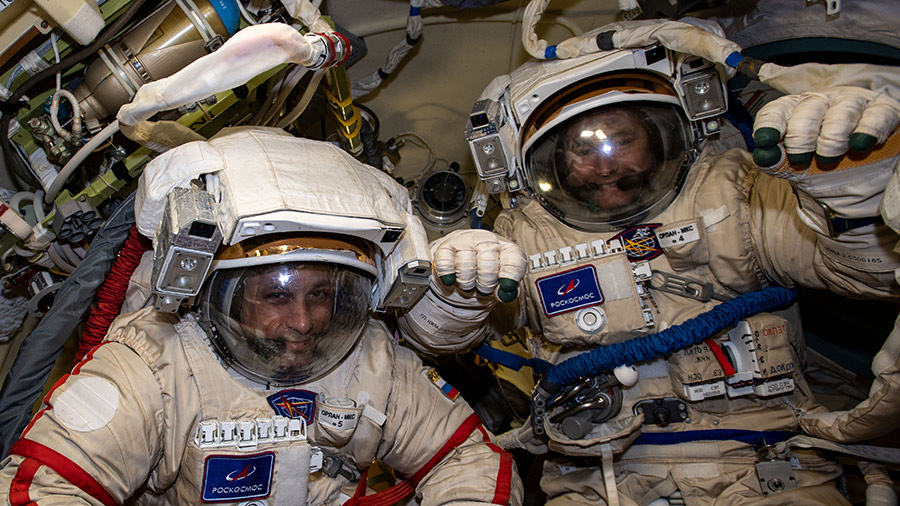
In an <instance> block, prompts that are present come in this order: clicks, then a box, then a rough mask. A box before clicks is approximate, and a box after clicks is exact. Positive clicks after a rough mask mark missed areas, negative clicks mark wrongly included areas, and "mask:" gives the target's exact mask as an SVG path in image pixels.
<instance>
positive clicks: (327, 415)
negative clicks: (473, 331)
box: [0, 308, 522, 505]
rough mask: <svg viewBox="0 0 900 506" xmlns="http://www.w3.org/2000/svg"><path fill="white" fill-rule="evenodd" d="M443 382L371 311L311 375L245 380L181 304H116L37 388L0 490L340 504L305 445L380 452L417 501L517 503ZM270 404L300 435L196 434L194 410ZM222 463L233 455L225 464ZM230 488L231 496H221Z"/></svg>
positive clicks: (340, 481) (482, 435)
mask: <svg viewBox="0 0 900 506" xmlns="http://www.w3.org/2000/svg"><path fill="white" fill-rule="evenodd" d="M429 372H430V374H431V375H430V376H429ZM441 386H445V385H443V383H442V380H440V378H439V377H437V376H436V374H434V373H433V371H429V370H428V369H427V368H425V367H423V366H422V363H421V361H419V359H418V358H416V357H415V355H414V354H413V353H412V352H411V351H409V350H408V349H405V348H402V347H399V346H397V345H396V343H395V341H394V340H393V338H392V337H391V336H390V334H389V333H388V331H387V329H386V327H385V326H384V325H383V324H382V323H380V322H377V321H375V320H371V321H370V322H369V324H368V326H367V328H366V330H365V332H364V334H363V337H362V338H361V341H360V343H358V345H357V347H356V348H355V350H354V351H353V352H352V353H351V355H350V356H349V357H348V358H347V359H346V360H345V361H344V362H342V363H341V364H340V365H339V366H338V367H336V368H335V369H334V370H333V371H332V372H330V373H329V374H328V375H327V376H325V377H324V378H322V379H321V380H318V381H315V382H312V383H308V384H305V385H301V386H296V387H288V388H282V389H280V390H277V389H276V390H258V389H254V388H250V387H248V386H245V385H243V384H242V383H240V382H238V381H237V380H236V379H235V378H233V377H232V376H231V375H230V374H229V372H228V371H227V370H226V369H225V368H223V367H222V366H221V365H220V364H219V362H218V361H217V358H216V356H215V354H214V353H213V351H212V350H211V348H210V347H209V343H208V342H207V341H206V334H205V333H204V331H203V330H202V329H201V328H200V327H199V326H198V325H197V323H196V321H195V318H194V317H193V316H192V315H190V314H189V315H187V316H185V317H183V318H181V319H178V318H176V317H175V316H173V315H165V314H161V313H156V312H154V311H153V310H152V308H145V309H142V310H139V311H136V312H134V313H130V314H126V315H122V316H120V317H119V318H118V319H117V320H116V321H115V322H114V323H113V326H112V327H111V330H110V332H109V334H108V337H107V339H106V341H105V342H104V343H103V344H101V345H99V346H98V347H97V348H95V349H94V350H93V351H92V352H91V353H90V355H89V356H88V357H87V358H86V359H85V361H83V362H82V363H81V364H79V365H78V366H77V367H76V368H75V369H74V370H73V372H72V374H71V375H69V376H67V377H66V378H64V379H63V380H61V381H60V383H59V384H57V385H56V386H55V387H54V388H53V390H52V391H51V393H50V394H49V395H48V396H47V398H46V399H45V405H44V407H43V410H42V411H41V413H40V414H39V415H37V416H36V418H35V420H34V421H33V422H32V424H31V425H30V426H29V427H28V429H27V430H26V432H25V434H24V435H23V437H22V439H20V440H19V442H18V443H17V444H16V446H15V447H14V448H13V450H12V451H11V457H10V460H9V461H8V462H7V463H6V466H5V467H4V468H3V470H2V471H0V502H2V503H4V504H6V503H7V501H9V502H10V504H20V503H22V504H24V503H28V504H74V503H78V504H122V503H125V502H126V501H129V503H131V502H132V501H133V503H135V504H200V503H201V502H209V501H215V502H218V503H224V504H238V503H241V504H270V505H277V504H295V501H296V500H297V498H298V497H302V496H303V495H301V492H302V493H305V492H306V490H301V491H298V487H302V488H303V489H307V488H308V495H307V498H308V500H309V504H317V505H318V504H322V505H337V504H342V502H343V500H342V499H341V495H340V494H341V489H342V487H344V486H347V487H344V488H345V492H344V493H345V494H347V495H346V496H344V497H343V499H346V497H347V496H351V495H352V491H353V489H354V487H352V486H349V485H348V477H344V476H343V475H341V474H336V475H335V477H334V478H331V477H329V476H327V475H325V474H324V473H323V472H322V471H319V472H315V473H312V474H308V467H307V466H308V463H309V455H308V452H309V451H310V447H309V445H314V446H318V447H320V448H321V449H322V451H323V452H324V453H325V455H326V456H331V457H335V458H337V459H339V460H340V462H341V463H342V467H343V468H344V469H348V470H350V475H349V476H353V477H355V478H356V479H358V477H359V473H360V472H361V471H364V470H365V469H367V468H368V466H369V465H370V463H372V462H373V460H374V459H376V458H381V459H383V461H384V463H385V464H387V465H388V466H390V467H391V468H392V469H394V470H395V471H396V473H397V474H398V478H399V477H400V476H402V477H406V478H408V479H410V481H411V482H412V483H413V485H415V489H416V492H417V494H419V495H420V497H421V498H420V499H419V500H420V503H421V504H423V505H436V504H446V503H449V502H454V501H461V502H464V503H472V504H491V503H494V504H521V501H522V489H521V482H520V481H519V480H518V477H517V476H516V475H515V467H514V465H513V463H512V460H511V456H510V455H509V454H507V453H506V452H504V451H502V450H500V449H499V448H498V447H496V446H495V445H494V444H493V443H492V442H491V437H490V435H489V434H488V433H487V432H486V431H485V430H484V428H483V427H482V426H481V424H480V421H479V420H478V419H477V416H475V415H474V414H473V412H472V410H471V409H470V408H469V407H468V406H467V405H466V404H465V402H464V401H463V400H462V398H460V397H458V393H455V391H453V390H452V388H448V386H445V388H444V389H443V390H442V388H441ZM298 391H304V392H306V395H307V397H302V396H301V397H298V395H300V394H297V392H298ZM447 392H449V393H447ZM292 396H293V397H292ZM313 397H314V399H315V400H311V399H312V398H313ZM267 399H268V400H267ZM348 399H349V400H352V401H354V402H355V406H356V408H352V407H348V406H352V405H354V402H349V401H348ZM335 400H337V401H338V402H331V401H335ZM326 403H327V404H328V405H327V406H326ZM276 405H278V406H280V407H281V410H280V413H284V412H285V410H287V412H289V413H294V414H300V416H304V417H309V418H310V422H309V428H308V438H309V441H308V443H309V444H307V443H305V442H304V443H280V444H275V443H263V442H260V443H259V445H258V446H257V447H254V448H250V449H238V448H236V447H233V446H218V447H204V446H203V445H202V444H201V443H202V441H201V440H202V437H201V436H202V434H201V433H202V430H203V425H204V422H206V423H207V424H208V423H209V422H214V423H215V422H216V421H218V423H219V424H220V425H221V424H222V423H223V421H224V422H235V423H236V424H237V425H238V427H240V426H241V423H242V422H254V421H256V423H258V421H259V420H260V419H263V420H265V419H271V418H272V417H273V414H275V413H276V412H278V410H275V406H276ZM313 406H315V408H314V410H313V409H311V408H313ZM331 406H336V408H331ZM341 406H344V407H341ZM273 410H275V411H273ZM335 413H337V414H335ZM292 416H293V415H292ZM294 417H295V418H296V416H294ZM304 452H306V453H307V454H304ZM304 457H305V460H304ZM229 459H232V460H229ZM248 459H249V460H248ZM214 464H215V465H214ZM231 464H239V465H238V467H234V466H233V465H232V469H231V472H228V473H226V471H227V470H228V468H227V465H231ZM216 466H218V467H216ZM223 466H225V467H223ZM238 471H242V472H238ZM216 473H219V474H220V476H215V474H216ZM267 473H268V474H267ZM345 474H346V473H345ZM217 480H218V481H217ZM241 480H243V483H244V484H245V485H240V483H241ZM254 480H256V481H254ZM267 480H268V481H267ZM241 486H242V487H243V488H240V487H241ZM348 487H349V488H348ZM348 490H349V492H348ZM244 492H246V493H244ZM235 493H236V494H237V496H242V498H241V499H233V500H232V501H231V502H229V501H228V500H226V499H227V497H234V496H235ZM223 494H225V495H223ZM229 494H230V496H229ZM254 494H255V495H254ZM263 496H264V497H263ZM129 498H130V499H129ZM248 499H249V500H250V501H251V502H245V501H246V500H248ZM223 500H224V502H223ZM256 500H259V501H263V500H264V501H267V502H258V503H255V502H252V501H256ZM29 501H32V502H29ZM304 504H305V503H304Z"/></svg>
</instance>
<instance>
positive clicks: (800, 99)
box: [753, 86, 900, 237]
mask: <svg viewBox="0 0 900 506" xmlns="http://www.w3.org/2000/svg"><path fill="white" fill-rule="evenodd" d="M898 124H900V102H898V101H897V100H895V99H894V98H891V97H890V96H888V95H887V94H886V93H883V92H879V91H872V90H868V89H865V88H861V87H857V86H835V87H832V88H826V89H823V90H820V91H815V92H806V93H800V94H792V95H785V96H783V97H780V98H778V99H776V100H773V101H772V102H770V103H768V104H766V105H765V106H764V107H763V108H762V109H761V110H760V111H759V113H758V114H757V116H756V120H755V123H754V139H755V140H756V144H757V149H756V151H754V152H753V161H754V162H755V163H756V164H757V166H759V168H760V169H761V170H763V171H764V172H767V173H769V174H772V175H774V176H777V177H782V178H785V179H788V180H789V181H791V183H792V184H793V185H794V187H795V188H796V189H797V190H799V191H798V198H799V202H800V205H799V216H800V218H801V219H802V220H803V221H804V222H805V223H806V224H807V225H809V226H810V227H812V228H813V229H814V230H816V231H817V232H819V233H820V234H822V235H827V236H832V237H836V236H837V235H840V234H841V233H843V232H845V231H847V230H852V229H854V228H858V227H862V226H865V225H868V224H871V223H878V222H880V218H879V209H878V205H879V203H880V202H881V194H882V192H883V191H884V188H885V186H886V184H887V181H888V179H889V178H890V176H891V173H892V172H893V170H894V166H895V165H896V163H897V159H898V156H900V132H898V131H896V128H897V125H898Z"/></svg>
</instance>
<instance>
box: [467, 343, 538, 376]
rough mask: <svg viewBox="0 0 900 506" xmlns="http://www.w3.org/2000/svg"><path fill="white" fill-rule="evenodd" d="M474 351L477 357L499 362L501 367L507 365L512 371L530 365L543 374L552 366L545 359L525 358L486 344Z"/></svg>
mask: <svg viewBox="0 0 900 506" xmlns="http://www.w3.org/2000/svg"><path fill="white" fill-rule="evenodd" d="M474 351H475V354H476V355H478V356H479V357H481V358H483V359H485V360H488V361H491V362H493V363H495V364H500V365H502V366H503V367H508V368H509V369H512V370H513V371H518V370H519V369H521V368H522V367H531V368H532V369H533V370H534V371H535V372H536V373H538V374H544V373H546V372H547V371H548V370H550V368H552V367H553V364H551V363H550V362H547V361H546V360H541V359H539V358H525V357H523V356H521V355H516V354H515V353H512V352H509V351H506V350H500V349H497V348H494V347H493V346H489V345H487V344H482V345H481V346H479V347H478V348H475V350H474Z"/></svg>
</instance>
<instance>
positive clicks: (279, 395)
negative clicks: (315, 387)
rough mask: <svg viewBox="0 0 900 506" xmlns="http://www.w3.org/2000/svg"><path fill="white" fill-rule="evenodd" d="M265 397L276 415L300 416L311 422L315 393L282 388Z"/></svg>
mask: <svg viewBox="0 0 900 506" xmlns="http://www.w3.org/2000/svg"><path fill="white" fill-rule="evenodd" d="M266 399H267V400H268V401H269V405H270V406H272V409H274V410H275V414H276V415H281V416H286V417H288V418H300V419H303V420H305V421H306V423H311V422H312V419H313V415H314V414H315V413H316V393H315V392H310V391H309V390H282V391H280V392H276V393H274V394H272V395H270V396H268V397H266Z"/></svg>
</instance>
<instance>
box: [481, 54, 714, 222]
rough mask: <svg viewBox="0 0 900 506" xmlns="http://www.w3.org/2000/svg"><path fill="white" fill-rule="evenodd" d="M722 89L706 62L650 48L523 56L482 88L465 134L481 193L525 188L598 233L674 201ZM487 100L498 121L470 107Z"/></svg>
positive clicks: (558, 212) (558, 215)
mask: <svg viewBox="0 0 900 506" xmlns="http://www.w3.org/2000/svg"><path fill="white" fill-rule="evenodd" d="M492 96H493V97H499V98H491V97H492ZM724 96H725V92H724V87H723V86H722V84H721V78H720V76H719V70H718V69H717V68H716V67H715V66H714V65H713V64H711V63H709V62H706V61H705V60H702V59H699V58H697V57H693V56H689V55H682V54H679V53H674V52H671V51H668V50H666V49H665V48H663V47H661V46H654V47H648V48H641V49H623V50H615V51H606V52H600V53H593V54H588V55H584V56H579V57H575V58H572V59H568V60H542V61H530V62H528V63H526V64H524V65H522V66H520V67H519V68H517V69H515V70H514V71H513V72H511V73H510V74H509V75H508V76H501V77H499V78H497V79H495V81H494V82H492V83H491V84H490V85H489V86H488V88H487V89H486V90H485V93H484V94H483V95H482V99H481V100H480V101H479V102H478V103H477V104H476V108H475V109H473V114H472V116H471V117H470V123H469V128H468V129H467V136H468V138H469V141H470V145H471V147H472V151H473V153H474V154H475V158H476V166H477V168H478V170H479V174H480V175H481V177H482V179H483V180H485V181H486V182H487V183H488V185H489V187H491V188H492V191H498V190H500V189H510V190H519V189H525V190H526V191H527V192H528V193H529V194H531V195H532V196H533V197H534V198H535V199H536V200H538V202H540V204H541V205H542V206H543V207H544V208H545V209H547V210H548V211H549V212H550V213H551V214H553V215H554V216H555V217H556V218H557V219H559V220H560V221H562V222H563V223H565V224H566V225H568V226H571V227H573V228H576V229H578V230H584V231H588V232H606V231H611V230H616V229H621V228H625V227H627V226H630V225H633V224H636V223H638V222H640V221H641V220H643V219H645V218H648V217H652V216H654V215H655V214H658V213H659V212H661V211H662V210H663V209H665V208H666V207H667V206H668V205H669V204H670V203H671V202H672V201H673V200H674V199H675V197H677V195H678V193H679V192H680V190H681V187H682V186H683V183H684V181H685V179H686V177H687V174H688V170H689V168H690V166H691V164H692V163H693V162H694V160H695V159H696V156H697V153H698V149H699V147H700V145H701V141H702V140H703V137H704V136H705V135H706V134H707V133H710V131H711V130H712V129H708V128H707V125H716V124H717V123H716V122H715V121H710V120H708V118H713V117H714V116H716V115H718V114H721V113H723V112H725V100H724ZM492 101H496V102H497V103H499V104H505V105H501V106H500V107H498V108H497V110H500V111H508V112H507V113H506V114H507V115H508V119H506V120H504V119H500V120H498V121H491V120H492V119H493V117H492V116H491V115H490V114H479V111H491V110H493V109H491V105H492V104H491V102H492ZM498 116H502V114H500V115H498ZM478 125H483V126H482V127H479V126H478ZM716 128H717V127H716ZM506 129H509V131H508V132H505V131H504V130H506ZM494 132H496V133H494ZM495 139H496V140H495ZM498 141H499V144H501V145H502V150H498V149H495V146H496V145H497V143H498ZM499 151H502V152H503V153H501V154H499V155H498V152H499ZM488 153H489V154H488ZM503 156H505V157H507V158H509V159H510V161H509V162H508V163H504V161H503ZM495 167H496V169H495ZM504 167H508V170H506V169H504ZM498 181H500V182H505V183H506V184H502V185H501V184H497V182H498ZM492 185H493V186H492ZM504 187H505V188H504ZM493 188H495V189H493Z"/></svg>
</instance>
